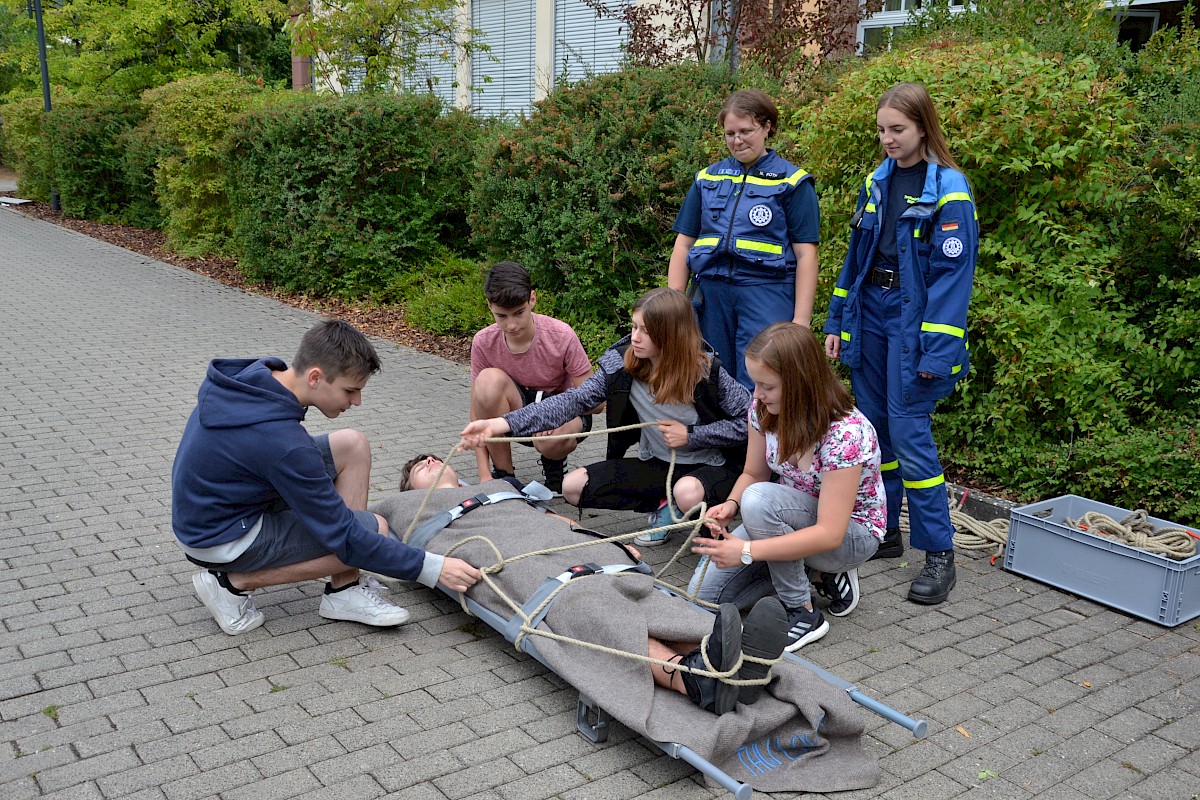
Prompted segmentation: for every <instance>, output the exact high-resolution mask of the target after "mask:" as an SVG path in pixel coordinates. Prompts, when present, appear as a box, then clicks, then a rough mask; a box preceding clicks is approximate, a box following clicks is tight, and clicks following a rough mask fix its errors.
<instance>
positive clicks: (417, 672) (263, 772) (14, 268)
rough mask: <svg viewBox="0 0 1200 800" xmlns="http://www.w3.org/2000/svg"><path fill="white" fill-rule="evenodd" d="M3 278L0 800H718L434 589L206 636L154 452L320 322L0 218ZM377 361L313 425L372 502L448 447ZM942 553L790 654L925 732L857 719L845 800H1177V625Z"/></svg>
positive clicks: (1191, 713)
mask: <svg viewBox="0 0 1200 800" xmlns="http://www.w3.org/2000/svg"><path fill="white" fill-rule="evenodd" d="M0 284H2V285H3V286H4V287H5V291H4V300H5V303H4V309H3V314H4V321H3V327H2V330H3V336H2V337H0V486H2V487H3V490H2V491H0V580H2V582H0V586H3V589H4V597H3V600H2V601H0V621H2V627H0V734H2V735H0V738H3V739H4V741H5V746H4V747H3V748H0V796H2V797H4V798H5V800H16V799H17V798H24V797H43V796H55V797H98V798H117V797H130V798H160V799H161V798H167V799H168V800H184V799H185V798H204V797H216V796H219V797H223V798H230V799H231V800H232V798H252V799H253V800H266V798H274V797H280V798H292V797H300V796H304V797H308V796H312V797H321V796H335V795H334V792H337V795H336V796H354V797H360V796H361V797H383V796H388V797H395V798H414V800H415V799H416V798H421V799H422V800H425V799H428V800H445V799H446V798H503V800H541V798H549V797H565V798H579V799H580V800H584V799H587V800H592V799H599V798H633V797H651V798H696V797H709V796H714V797H715V796H721V794H720V793H718V792H713V791H711V790H709V789H707V788H706V787H705V786H704V785H703V782H702V781H701V780H700V779H699V778H698V776H697V775H696V773H695V772H694V771H692V770H691V768H690V767H688V766H687V765H686V764H683V763H682V762H677V761H673V760H671V759H670V758H668V757H666V756H665V755H662V754H661V753H660V752H659V751H658V750H657V749H655V748H654V747H652V746H651V745H649V744H647V743H646V742H644V741H642V740H641V739H639V738H638V737H636V736H632V735H631V734H630V733H629V731H627V730H625V729H623V728H622V727H621V726H620V725H615V726H614V728H615V729H614V730H613V733H612V736H611V738H610V739H609V741H608V742H606V743H605V744H603V745H599V746H596V745H592V744H590V743H587V742H585V741H583V740H582V739H581V738H579V737H577V736H575V735H574V734H573V732H572V731H573V729H574V696H575V693H574V691H573V690H572V689H571V688H570V687H566V686H564V685H563V683H562V682H561V681H560V680H559V679H558V678H557V677H555V676H553V675H549V674H548V673H547V672H546V671H545V670H544V669H542V668H541V667H540V666H539V665H538V664H537V663H536V662H533V661H531V660H530V659H528V658H526V657H525V656H523V655H521V654H518V653H516V652H514V651H513V649H512V648H511V647H510V646H509V645H508V644H507V643H505V642H504V641H503V640H502V639H501V638H500V637H499V636H498V635H496V634H495V633H493V632H492V631H490V630H489V629H487V628H486V627H485V626H482V625H480V624H478V623H477V622H473V621H472V620H470V619H469V618H468V617H466V616H465V615H463V614H462V612H461V611H460V610H458V608H457V606H455V605H454V604H453V603H452V602H449V601H448V599H447V598H445V597H443V596H441V595H440V594H438V593H435V592H432V591H430V590H426V589H423V588H420V587H416V588H412V587H407V586H404V587H398V589H397V595H398V597H399V602H401V603H403V604H404V605H406V606H407V607H409V608H410V610H411V611H412V612H413V621H412V622H410V623H409V624H408V625H406V626H403V627H401V628H398V629H395V630H388V631H377V630H373V629H368V628H365V627H362V626H357V625H354V624H352V623H345V622H330V621H327V620H323V619H321V618H320V617H319V616H318V615H317V613H316V610H317V603H318V596H319V593H320V589H321V587H320V584H318V583H316V582H312V583H308V584H303V585H300V586H292V587H281V588H277V589H272V590H267V591H262V592H259V593H258V595H257V596H258V606H259V608H260V609H262V611H263V612H264V613H265V614H266V617H267V622H266V624H265V625H264V626H263V627H262V628H260V629H259V630H257V631H254V632H252V633H250V634H248V635H245V636H242V637H229V636H225V635H224V634H222V633H221V632H220V631H219V630H218V629H217V628H216V626H215V624H214V623H213V621H212V619H211V617H210V616H209V615H208V613H207V612H206V611H205V610H204V608H203V607H202V606H201V605H200V603H199V602H198V601H197V600H196V599H195V596H194V594H193V591H192V587H191V583H190V576H191V574H192V573H193V571H194V569H193V568H192V567H191V566H190V565H189V564H188V562H186V561H185V560H184V559H183V558H182V557H181V555H180V554H179V552H178V550H177V549H176V548H175V546H174V544H173V538H172V536H171V533H170V527H169V505H170V495H169V473H170V466H171V459H172V456H173V453H174V447H175V443H176V440H177V437H178V436H179V433H180V431H181V430H182V427H183V424H184V421H185V419H186V416H187V414H188V412H189V410H190V409H191V407H192V404H193V401H194V397H195V392H196V388H197V386H198V383H199V381H200V378H201V377H202V375H203V372H204V367H205V365H206V364H207V362H208V360H209V359H210V358H213V357H215V356H258V355H266V354H276V355H280V356H283V357H285V358H287V357H290V355H291V352H292V351H293V349H294V347H295V345H296V343H297V342H298V340H299V338H300V336H301V334H302V333H303V332H304V331H305V330H306V329H307V328H308V327H309V326H310V325H311V324H312V323H313V322H314V320H315V317H314V316H313V315H311V314H309V313H306V312H303V311H298V310H296V309H292V308H289V307H287V306H284V305H281V304H279V303H277V302H274V301H272V300H267V299H264V298H260V297H256V296H253V295H248V294H245V293H243V292H240V291H237V290H235V289H230V288H227V287H225V286H222V285H220V284H217V283H215V282H213V281H210V280H208V279H205V278H202V277H199V276H197V275H194V274H192V273H189V272H186V271H183V270H179V269H176V268H174V267H171V266H168V265H165V264H161V263H158V262H155V261H153V260H151V259H148V258H146V257H144V256H140V255H137V254H134V253H130V252H127V251H124V250H121V249H119V248H116V247H113V246H110V245H108V244H105V243H102V242H97V241H94V240H92V239H89V238H87V237H84V236H81V235H79V234H76V233H72V232H70V231H67V230H63V229H61V228H58V227H56V226H53V225H50V224H47V223H44V222H40V221H36V220H32V219H29V218H26V217H24V216H21V215H20V214H18V213H16V212H15V211H11V210H0ZM377 345H378V347H379V350H380V354H381V356H382V358H383V365H384V369H383V373H382V374H381V375H379V376H377V377H375V378H373V379H372V381H371V383H370V385H369V386H368V388H367V391H366V402H365V404H364V406H363V407H362V408H360V409H355V410H353V411H352V412H351V413H350V414H349V415H348V417H347V419H344V420H341V421H339V422H338V423H336V424H337V425H345V424H351V425H354V426H355V427H358V428H360V429H362V430H363V431H365V432H366V433H367V435H368V436H369V437H370V438H371V441H372V443H373V452H374V455H375V468H374V473H373V479H372V493H373V496H376V497H378V496H380V495H382V494H383V493H385V492H387V491H389V490H391V488H392V487H393V486H394V485H395V483H396V480H397V479H398V471H399V468H400V465H401V464H402V463H403V462H404V461H405V460H407V458H408V457H409V456H410V455H412V454H413V453H414V452H416V451H419V450H429V451H432V452H437V453H442V452H445V451H447V450H448V449H449V447H450V445H451V444H452V443H453V442H454V440H455V434H456V433H457V431H458V430H459V429H460V428H461V426H462V424H463V421H464V420H465V419H466V417H467V385H468V373H467V370H466V369H465V368H464V367H461V366H458V365H455V364H451V363H449V362H446V361H444V360H442V359H439V358H436V357H433V356H429V355H425V354H422V353H417V352H414V351H411V350H408V349H405V348H402V347H397V346H395V345H392V344H390V343H387V342H377ZM309 423H310V428H311V429H312V430H313V431H316V432H320V431H326V430H331V429H333V428H334V427H335V423H331V422H330V421H328V420H325V419H323V418H322V417H321V416H320V415H319V414H314V415H310V418H309ZM514 450H516V455H517V458H518V468H519V470H520V472H521V473H522V474H523V475H528V476H532V475H536V474H537V467H536V465H535V462H534V460H533V455H532V453H531V452H530V451H528V450H527V449H525V448H514ZM601 450H602V443H600V442H599V441H598V440H597V441H592V442H588V443H586V444H585V445H584V446H583V448H581V451H580V455H578V456H575V457H573V458H572V462H573V463H576V464H578V463H584V462H585V461H587V460H590V459H592V458H597V457H599V455H600V453H601ZM469 462H470V459H469V458H464V459H462V460H461V461H459V462H457V463H460V464H463V465H464V469H463V472H464V474H466V475H467V476H468V477H472V478H473V475H472V473H473V472H474V469H473V466H469ZM567 513H573V512H571V511H568V512H567ZM642 522H643V520H642V519H641V518H640V517H639V515H632V514H614V513H605V514H601V515H598V516H595V517H589V518H588V523H589V524H590V525H591V526H593V527H598V528H601V529H604V530H608V531H612V532H625V531H629V530H634V529H636V528H637V527H638V526H639V525H640V524H641V523H642ZM661 550H662V548H660V549H659V550H658V551H652V552H650V553H649V556H650V557H651V558H652V559H653V560H655V561H657V562H659V563H662V562H665V560H666V558H667V557H668V555H669V554H667V553H663V552H660V551H661ZM959 563H960V566H959V584H958V588H957V589H956V590H955V592H954V594H953V597H952V601H951V602H950V603H947V604H944V605H941V606H935V607H931V608H923V607H919V606H914V605H912V604H910V603H907V602H905V601H904V599H903V597H904V593H905V591H906V590H907V586H908V583H909V582H910V581H911V580H912V578H913V577H914V575H915V573H916V571H917V566H918V565H917V563H916V561H915V560H911V561H910V560H907V559H906V560H904V561H903V562H882V563H871V564H868V565H867V566H866V567H865V568H864V569H863V570H862V586H863V590H864V598H863V601H862V603H861V605H860V606H859V608H858V610H857V611H856V612H855V613H854V614H853V615H851V616H850V617H848V618H846V619H835V620H832V629H831V631H830V633H829V634H828V636H826V637H825V639H823V640H822V641H821V642H819V643H818V644H815V645H813V646H811V647H809V648H806V649H805V650H804V652H803V654H804V655H805V656H806V657H807V658H809V659H811V660H813V661H815V662H816V663H818V664H820V665H821V666H823V667H825V668H827V669H829V670H831V671H832V672H834V673H836V674H838V675H840V676H842V677H843V678H845V679H847V680H854V681H856V682H857V683H858V684H859V686H860V688H862V689H864V690H865V691H867V692H869V693H872V694H874V695H875V696H877V697H880V698H882V699H884V700H886V701H887V702H889V703H890V704H892V705H893V706H895V707H897V708H899V709H901V710H903V711H905V712H906V713H909V714H911V715H913V716H917V717H920V718H924V719H927V720H928V721H929V723H930V735H929V737H928V738H927V739H925V740H923V741H915V740H913V738H912V737H911V736H910V735H909V734H908V732H907V731H905V730H903V729H901V728H899V727H897V726H896V725H893V724H891V723H888V722H886V721H884V720H882V719H880V718H878V717H875V716H874V715H871V714H868V713H866V712H864V719H865V720H866V723H867V730H868V735H867V737H866V740H865V743H866V747H867V748H868V750H869V751H870V752H871V753H872V754H873V755H874V756H876V757H878V759H879V761H880V765H881V767H882V768H883V781H882V782H881V784H880V785H879V786H878V787H876V788H875V789H872V790H868V791H862V792H851V793H847V794H845V795H839V797H846V798H852V799H856V798H875V797H883V798H890V799H891V800H899V799H900V798H909V797H911V798H921V800H931V799H932V798H943V797H944V798H952V797H960V796H963V795H968V794H969V795H971V796H972V797H975V796H978V797H998V798H1025V797H1046V798H1067V799H1069V798H1076V797H1080V798H1110V797H1128V798H1149V799H1152V800H1169V799H1172V798H1184V797H1196V796H1197V792H1198V791H1200V756H1198V751H1200V716H1198V715H1197V709H1198V708H1200V624H1197V621H1192V622H1189V623H1185V624H1184V625H1181V626H1178V627H1177V628H1174V629H1165V628H1162V627H1159V626H1157V625H1154V624H1151V623H1148V622H1144V621H1140V620H1136V619H1133V618H1130V617H1127V616H1125V615H1122V614H1120V613H1117V612H1114V611H1111V610H1109V609H1107V608H1104V607H1102V606H1100V605H1097V604H1095V603H1092V602H1088V601H1086V600H1081V599H1078V598H1075V597H1073V596H1071V595H1069V594H1066V593H1063V592H1060V591H1057V590H1055V589H1053V588H1050V587H1047V586H1043V585H1041V584H1037V583H1034V582H1031V581H1028V580H1025V579H1023V578H1020V577H1018V576H1015V575H1011V574H1008V573H1005V572H1003V571H1002V570H1000V569H999V568H998V567H994V566H992V565H990V564H989V563H988V561H987V560H986V559H985V558H973V557H971V556H962V557H961V558H960V562H959ZM689 566H690V562H688V564H686V565H684V566H681V567H679V568H678V570H677V574H676V577H681V576H683V577H685V576H686V574H687V570H688V568H689ZM1194 577H1195V576H1193V578H1194Z"/></svg>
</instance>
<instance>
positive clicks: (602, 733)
mask: <svg viewBox="0 0 1200 800" xmlns="http://www.w3.org/2000/svg"><path fill="white" fill-rule="evenodd" d="M620 566H621V567H622V568H623V567H625V566H626V565H624V564H622V565H620ZM643 566H646V565H644V564H643ZM646 570H649V567H648V566H646ZM549 580H550V581H558V580H559V578H552V579H549ZM547 585H549V584H547ZM438 588H439V589H441V590H442V591H443V592H444V593H445V594H446V595H448V596H449V597H451V598H452V599H454V600H455V601H456V602H457V601H460V600H462V601H465V605H466V607H467V610H468V611H470V613H471V614H473V615H474V616H476V617H478V618H479V619H480V620H482V621H483V622H484V623H485V624H487V625H488V626H489V627H490V628H492V629H493V630H495V631H496V632H497V633H499V634H500V635H501V636H503V637H504V638H505V640H506V641H508V642H509V643H510V644H516V643H517V639H518V638H519V637H520V634H521V628H522V622H523V620H522V618H521V616H520V615H518V614H514V615H513V616H512V617H509V618H507V619H506V618H505V617H503V616H501V615H500V614H497V613H496V612H494V611H492V610H491V609H489V608H486V607H485V606H483V605H481V604H479V603H477V602H475V601H474V600H472V599H471V598H469V597H463V596H462V595H460V594H458V593H457V592H452V591H450V590H449V589H446V588H444V587H442V586H439V587H438ZM541 599H542V598H540V597H539V596H538V595H537V594H535V595H534V596H533V597H531V598H530V600H529V601H527V602H526V603H525V606H524V607H526V608H535V607H536V606H537V605H538V603H539V602H540V600H541ZM685 599H686V598H685ZM547 610H548V609H547ZM545 613H546V612H545V610H544V611H543V612H542V614H543V615H544V614H545ZM520 649H521V650H523V651H524V652H525V653H527V654H529V655H530V656H532V657H533V658H534V659H535V660H537V661H538V662H539V663H540V664H541V665H542V666H544V667H546V668H547V669H549V670H550V671H551V672H554V669H553V668H552V667H551V666H550V665H549V664H548V663H546V660H545V659H544V658H543V657H542V655H541V653H539V652H538V648H537V641H536V639H535V638H534V637H524V638H523V639H522V640H521V645H520ZM784 658H786V659H787V660H788V661H791V662H794V663H796V664H799V665H800V666H802V667H804V668H805V669H807V670H810V671H811V672H813V673H815V674H816V675H818V676H820V677H821V678H822V679H823V680H825V681H827V682H829V683H831V684H833V685H834V686H836V687H838V688H839V689H842V690H844V691H845V692H846V694H847V695H848V696H849V697H850V699H851V700H853V701H854V702H855V703H858V704H859V705H860V706H862V707H863V708H866V709H869V710H871V711H874V712H875V713H876V714H878V715H879V716H881V717H883V718H884V719H886V720H888V721H889V722H894V723H896V724H897V725H900V726H902V727H904V728H907V729H908V730H909V731H911V732H912V734H913V737H914V738H917V739H924V738H925V737H926V735H927V734H928V731H929V726H928V724H927V723H926V722H925V720H920V719H914V718H912V717H910V716H908V715H907V714H905V713H903V712H901V711H897V710H896V709H894V708H892V707H891V706H889V705H887V704H886V703H883V702H880V701H879V700H876V699H875V698H873V697H871V696H870V695H867V694H864V693H863V692H861V691H859V689H858V688H857V687H856V686H855V685H854V684H852V683H850V682H849V681H846V680H843V679H841V678H839V677H838V676H836V675H834V674H833V673H831V672H829V671H827V670H825V669H822V668H821V667H819V666H817V665H816V664H814V663H812V662H811V661H808V660H806V659H803V658H800V657H799V656H797V655H796V654H794V653H785V654H784ZM556 674H557V673H556ZM560 677H561V676H560ZM575 688H576V689H578V691H579V701H578V703H577V705H576V707H575V728H576V730H577V731H578V732H579V734H580V735H582V736H583V737H584V738H585V739H587V740H589V741H591V742H593V743H595V744H599V743H601V742H603V741H605V740H607V739H608V734H609V723H610V722H611V718H610V717H609V715H608V714H607V713H605V711H604V709H603V708H600V707H599V706H598V705H597V704H595V703H594V702H593V701H592V700H591V699H590V698H589V697H588V696H587V694H586V693H585V691H584V690H583V689H580V688H579V687H575ZM651 741H652V742H653V743H654V745H655V746H656V747H658V748H659V749H660V750H662V751H663V752H664V753H666V754H667V755H668V756H670V757H671V758H674V759H679V760H681V761H684V762H686V763H688V764H690V765H692V766H693V767H694V768H695V769H696V770H697V771H699V772H700V773H702V774H704V775H707V776H708V777H709V778H711V779H712V780H713V781H714V782H715V783H717V784H718V785H719V786H721V787H722V788H723V789H726V790H728V791H729V792H730V793H731V794H732V795H733V796H734V797H735V798H737V800H750V796H751V794H752V793H753V791H754V789H753V787H751V786H750V784H748V783H743V782H741V781H738V780H736V779H734V778H733V777H732V776H730V775H729V774H728V773H727V772H725V771H724V770H722V769H720V768H718V767H717V766H715V765H714V764H713V763H712V762H710V761H708V760H707V759H705V758H704V757H703V756H701V755H700V754H699V753H696V752H695V751H693V750H692V749H691V748H689V747H687V746H685V745H682V744H678V743H676V742H659V741H655V740H653V739H652V740H651ZM752 757H753V756H752ZM757 757H760V758H761V757H763V756H757ZM766 757H770V756H766Z"/></svg>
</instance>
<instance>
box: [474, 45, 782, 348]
mask: <svg viewBox="0 0 1200 800" xmlns="http://www.w3.org/2000/svg"><path fill="white" fill-rule="evenodd" d="M743 79H745V76H743ZM751 85H759V86H762V88H764V89H765V90H767V91H773V90H776V89H777V87H774V86H772V85H770V84H769V83H767V84H763V83H762V82H758V83H755V84H751ZM734 88H736V87H735V86H734V85H733V83H732V82H731V80H730V78H729V77H728V75H727V74H725V73H723V72H720V71H717V70H714V69H710V68H703V67H697V66H695V65H682V66H676V67H669V68H663V69H647V68H643V69H634V70H628V71H625V72H619V73H613V74H609V75H602V76H599V77H596V78H594V79H591V80H588V81H583V82H580V83H577V84H573V85H569V86H565V87H560V88H557V89H555V91H554V92H553V93H551V95H550V96H549V97H547V98H546V99H545V100H543V101H541V102H540V103H537V104H536V106H535V110H534V112H533V115H532V116H531V117H530V118H529V119H528V120H525V121H523V122H522V123H520V124H519V125H517V126H516V127H515V128H514V129H512V130H511V131H507V132H504V133H502V134H501V135H500V136H499V137H498V139H497V141H496V142H495V143H494V144H493V145H492V146H491V147H489V148H487V149H486V150H485V151H484V152H482V153H481V156H480V160H479V166H478V168H477V170H476V173H477V177H476V180H475V183H474V186H473V191H472V194H471V227H472V236H473V240H474V241H475V242H476V243H477V244H478V245H479V247H480V248H481V249H482V250H483V251H484V253H485V255H486V256H487V257H488V258H490V259H492V260H500V259H504V258H511V259H515V260H517V261H519V262H521V263H522V264H524V265H525V266H526V267H528V268H529V271H530V273H531V275H532V277H533V281H534V285H535V286H536V287H537V288H538V289H540V290H545V291H549V292H553V293H556V294H558V295H560V296H559V303H560V305H561V310H562V311H563V312H564V316H566V317H575V318H579V319H592V320H597V321H602V322H605V323H607V324H612V323H613V322H615V321H617V320H623V318H624V316H625V314H626V313H627V310H628V308H629V307H630V306H632V304H633V301H634V300H635V299H636V298H637V296H638V295H639V294H641V293H642V292H643V291H644V290H645V289H648V288H650V287H653V286H656V285H660V284H662V283H663V282H664V281H665V276H666V272H667V260H668V257H669V255H670V247H671V243H672V241H673V238H674V237H673V235H672V234H671V232H670V230H671V225H672V224H673V222H674V220H675V214H676V213H677V212H678V210H679V206H680V204H681V203H682V202H683V198H684V195H685V194H686V193H687V189H688V187H689V186H690V185H691V182H692V178H693V176H694V175H695V173H696V171H697V170H699V169H700V168H701V167H704V166H706V165H707V164H710V163H712V162H713V161H716V160H718V159H719V158H721V157H723V156H724V155H726V151H725V148H724V146H723V144H722V142H721V140H720V137H719V136H718V135H717V134H718V133H719V129H718V128H717V125H716V115H717V111H718V110H719V109H720V106H721V103H722V102H723V101H724V99H725V98H726V96H728V94H729V93H730V92H731V91H732V90H733V89H734Z"/></svg>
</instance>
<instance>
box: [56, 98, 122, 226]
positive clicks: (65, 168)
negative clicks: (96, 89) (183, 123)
mask: <svg viewBox="0 0 1200 800" xmlns="http://www.w3.org/2000/svg"><path fill="white" fill-rule="evenodd" d="M144 116H145V112H144V111H143V110H142V107H141V105H140V104H139V103H137V102H136V101H128V100H126V101H117V102H113V103H105V104H97V105H88V106H82V107H78V108H71V107H67V108H58V109H55V110H54V111H52V112H51V113H50V116H49V119H47V120H46V124H45V126H44V131H45V133H46V134H47V136H46V138H47V139H48V142H49V145H50V156H51V158H52V159H53V164H54V174H55V176H56V179H57V186H56V188H57V189H58V193H59V196H60V198H61V201H62V210H63V213H64V214H66V215H67V216H69V217H82V218H85V219H94V220H98V221H100V222H125V221H127V216H126V210H127V209H128V208H129V206H130V204H131V203H132V202H133V200H134V197H135V194H136V192H137V191H138V190H139V188H142V187H136V186H130V185H129V183H128V181H127V179H126V169H125V154H124V151H123V148H122V136H123V134H125V133H126V132H127V131H129V130H130V129H132V128H133V127H134V125H136V124H137V123H138V122H140V121H141V119H142V118H143V117H144Z"/></svg>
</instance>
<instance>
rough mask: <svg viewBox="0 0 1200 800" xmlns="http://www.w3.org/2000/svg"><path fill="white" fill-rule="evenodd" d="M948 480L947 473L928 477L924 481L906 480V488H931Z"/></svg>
mask: <svg viewBox="0 0 1200 800" xmlns="http://www.w3.org/2000/svg"><path fill="white" fill-rule="evenodd" d="M945 482H946V476H945V475H938V476H937V477H936V478H926V479H925V480H923V481H905V482H904V488H905V489H931V488H933V487H934V486H941V485H942V484H943V483H945Z"/></svg>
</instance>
